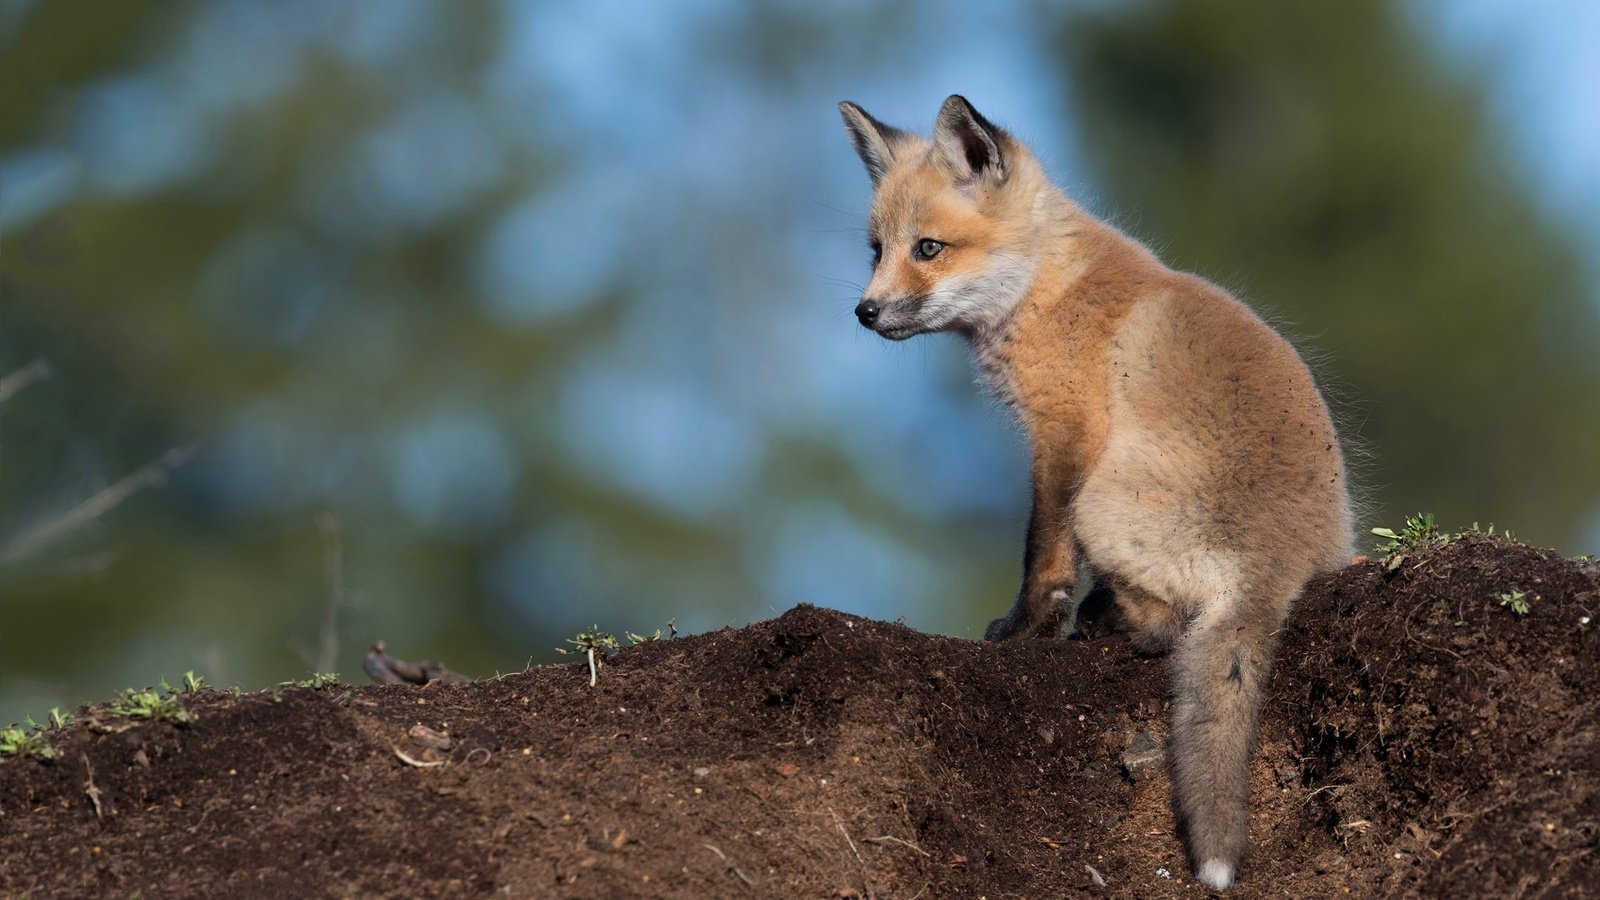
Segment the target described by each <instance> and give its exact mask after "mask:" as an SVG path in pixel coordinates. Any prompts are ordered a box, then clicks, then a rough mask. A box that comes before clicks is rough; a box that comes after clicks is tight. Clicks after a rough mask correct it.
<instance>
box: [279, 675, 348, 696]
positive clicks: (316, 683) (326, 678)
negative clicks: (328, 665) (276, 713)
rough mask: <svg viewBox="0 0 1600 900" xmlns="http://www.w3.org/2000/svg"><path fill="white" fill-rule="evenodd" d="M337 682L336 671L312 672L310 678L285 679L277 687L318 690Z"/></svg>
mask: <svg viewBox="0 0 1600 900" xmlns="http://www.w3.org/2000/svg"><path fill="white" fill-rule="evenodd" d="M338 683H339V673H338V672H313V673H311V677H310V678H302V679H300V680H299V681H285V682H283V683H282V684H280V685H278V687H297V688H310V689H311V690H313V691H320V690H322V689H323V688H325V687H327V686H328V685H330V684H338Z"/></svg>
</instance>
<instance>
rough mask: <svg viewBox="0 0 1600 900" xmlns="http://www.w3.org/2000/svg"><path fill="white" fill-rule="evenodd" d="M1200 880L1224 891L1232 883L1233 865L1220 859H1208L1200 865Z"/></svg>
mask: <svg viewBox="0 0 1600 900" xmlns="http://www.w3.org/2000/svg"><path fill="white" fill-rule="evenodd" d="M1200 880H1201V881H1202V882H1204V883H1205V884H1206V885H1208V886H1210V887H1213V888H1216V889H1217V890H1219V891H1225V890H1227V889H1228V888H1229V886H1231V885H1232V884H1233V866H1230V865H1228V864H1227V863H1225V862H1223V861H1222V860H1220V859H1208V860H1206V861H1205V862H1204V863H1202V864H1201V865H1200Z"/></svg>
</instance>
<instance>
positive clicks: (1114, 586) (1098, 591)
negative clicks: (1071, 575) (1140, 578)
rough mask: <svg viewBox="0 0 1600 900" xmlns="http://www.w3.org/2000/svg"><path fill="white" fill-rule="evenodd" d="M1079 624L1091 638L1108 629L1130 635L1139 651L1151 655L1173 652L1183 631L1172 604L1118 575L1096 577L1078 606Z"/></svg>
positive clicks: (1081, 629)
mask: <svg viewBox="0 0 1600 900" xmlns="http://www.w3.org/2000/svg"><path fill="white" fill-rule="evenodd" d="M1076 625H1077V630H1078V631H1079V632H1080V633H1082V634H1083V635H1084V636H1085V637H1089V638H1092V637H1094V636H1095V635H1097V634H1101V633H1103V632H1105V631H1107V630H1116V631H1123V632H1127V634H1128V637H1129V639H1130V640H1131V641H1132V642H1133V645H1134V647H1136V648H1137V649H1138V650H1139V652H1141V653H1150V654H1159V653H1165V652H1167V651H1168V650H1171V649H1172V645H1173V644H1174V643H1175V642H1176V641H1177V639H1178V634H1179V632H1181V631H1182V630H1183V620H1182V618H1181V617H1180V616H1179V615H1178V611H1177V610H1176V609H1174V608H1173V606H1172V604H1171V603H1168V602H1167V601H1165V600H1163V599H1161V598H1160V597H1157V596H1156V595H1155V594H1152V593H1151V592H1149V591H1147V590H1145V589H1144V588H1141V587H1138V586H1137V585H1134V584H1132V583H1131V582H1128V581H1127V580H1125V579H1122V578H1118V577H1116V576H1115V575H1096V577H1095V582H1094V587H1093V588H1092V589H1091V590H1090V591H1089V593H1088V594H1087V595H1086V596H1085V597H1084V598H1083V600H1082V601H1081V602H1079V604H1078V608H1077V621H1076Z"/></svg>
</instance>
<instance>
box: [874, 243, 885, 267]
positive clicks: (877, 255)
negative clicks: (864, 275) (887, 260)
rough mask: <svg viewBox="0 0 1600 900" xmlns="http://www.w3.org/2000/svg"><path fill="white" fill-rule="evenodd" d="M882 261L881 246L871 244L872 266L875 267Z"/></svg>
mask: <svg viewBox="0 0 1600 900" xmlns="http://www.w3.org/2000/svg"><path fill="white" fill-rule="evenodd" d="M882 259H883V245H882V244H880V243H878V242H877V241H873V242H872V264H873V265H874V266H876V265H877V264H878V262H879V260H882Z"/></svg>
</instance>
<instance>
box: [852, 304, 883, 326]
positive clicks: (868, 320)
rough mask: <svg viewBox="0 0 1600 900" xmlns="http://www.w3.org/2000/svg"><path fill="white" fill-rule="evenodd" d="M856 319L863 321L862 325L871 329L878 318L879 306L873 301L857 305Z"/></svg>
mask: <svg viewBox="0 0 1600 900" xmlns="http://www.w3.org/2000/svg"><path fill="white" fill-rule="evenodd" d="M856 318H858V319H860V320H861V324H863V325H866V326H868V327H871V326H872V323H873V322H875V321H877V318H878V304H877V303H876V302H875V301H872V300H863V301H861V302H860V303H858V304H856Z"/></svg>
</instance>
